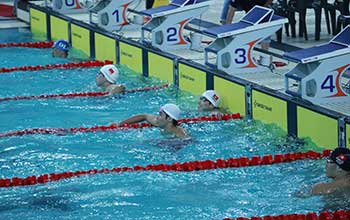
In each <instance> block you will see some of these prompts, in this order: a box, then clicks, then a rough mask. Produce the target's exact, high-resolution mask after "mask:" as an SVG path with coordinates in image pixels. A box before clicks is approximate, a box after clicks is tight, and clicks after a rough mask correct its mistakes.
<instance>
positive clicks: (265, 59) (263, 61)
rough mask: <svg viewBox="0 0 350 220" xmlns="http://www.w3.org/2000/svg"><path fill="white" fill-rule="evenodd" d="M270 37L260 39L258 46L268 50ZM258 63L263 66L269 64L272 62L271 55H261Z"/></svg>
mask: <svg viewBox="0 0 350 220" xmlns="http://www.w3.org/2000/svg"><path fill="white" fill-rule="evenodd" d="M270 42H271V37H267V38H265V39H264V40H262V41H261V43H260V46H261V49H264V50H269V48H270ZM259 63H260V64H261V65H264V66H269V65H270V64H271V63H272V56H270V55H261V56H260V59H259Z"/></svg>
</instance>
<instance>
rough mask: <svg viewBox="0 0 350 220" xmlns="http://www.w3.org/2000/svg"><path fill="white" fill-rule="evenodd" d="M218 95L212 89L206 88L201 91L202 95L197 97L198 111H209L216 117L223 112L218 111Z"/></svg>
mask: <svg viewBox="0 0 350 220" xmlns="http://www.w3.org/2000/svg"><path fill="white" fill-rule="evenodd" d="M220 101H221V99H220V96H219V95H218V93H217V92H216V91H214V90H207V91H205V92H203V94H202V96H201V97H200V98H199V102H198V111H200V112H209V113H211V114H213V115H216V116H218V117H220V116H222V115H223V114H222V113H221V111H220V107H219V106H220Z"/></svg>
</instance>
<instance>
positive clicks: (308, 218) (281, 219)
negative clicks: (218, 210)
mask: <svg viewBox="0 0 350 220" xmlns="http://www.w3.org/2000/svg"><path fill="white" fill-rule="evenodd" d="M349 219H350V210H337V211H335V212H320V213H319V214H317V213H316V212H309V213H306V214H284V215H265V216H262V217H260V216H254V217H250V218H246V217H238V218H224V220H349Z"/></svg>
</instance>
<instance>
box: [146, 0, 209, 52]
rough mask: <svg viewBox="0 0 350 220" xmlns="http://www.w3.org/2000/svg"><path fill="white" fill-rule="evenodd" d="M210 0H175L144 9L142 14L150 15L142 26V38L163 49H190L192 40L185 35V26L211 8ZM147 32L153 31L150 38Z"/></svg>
mask: <svg viewBox="0 0 350 220" xmlns="http://www.w3.org/2000/svg"><path fill="white" fill-rule="evenodd" d="M209 5H210V0H173V1H172V2H171V3H170V4H168V5H165V6H161V7H158V8H152V9H147V10H143V11H141V12H140V14H141V15H143V16H147V17H150V18H151V19H150V21H149V22H147V23H146V24H145V25H143V26H142V28H141V40H142V42H144V43H149V42H150V41H151V43H152V46H154V47H157V48H159V49H161V50H163V51H165V50H168V49H189V48H190V47H191V42H190V40H189V39H188V38H186V37H187V36H185V35H184V33H183V32H184V27H185V26H186V24H188V23H189V22H190V21H191V20H192V19H194V18H196V17H199V16H200V15H201V14H202V13H204V12H205V11H206V10H208V9H209ZM146 32H148V33H151V36H150V40H149V38H148V39H146V37H145V36H146Z"/></svg>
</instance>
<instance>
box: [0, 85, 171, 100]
mask: <svg viewBox="0 0 350 220" xmlns="http://www.w3.org/2000/svg"><path fill="white" fill-rule="evenodd" d="M167 87H169V85H168V84H164V85H160V86H147V87H143V88H136V89H130V90H125V92H123V94H126V93H135V92H146V91H151V90H160V89H164V88H167ZM108 95H109V93H108V92H79V93H63V94H44V95H33V96H13V97H4V98H0V102H5V101H16V100H32V99H55V98H81V97H101V96H108Z"/></svg>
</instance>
